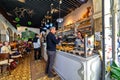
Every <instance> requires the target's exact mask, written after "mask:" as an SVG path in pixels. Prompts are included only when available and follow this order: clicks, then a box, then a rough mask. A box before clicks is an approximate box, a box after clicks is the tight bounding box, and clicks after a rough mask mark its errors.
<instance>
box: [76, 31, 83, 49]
mask: <svg viewBox="0 0 120 80" xmlns="http://www.w3.org/2000/svg"><path fill="white" fill-rule="evenodd" d="M75 47H76V48H78V47H84V39H83V36H82V34H81V32H80V31H78V32H77V37H76V39H75Z"/></svg>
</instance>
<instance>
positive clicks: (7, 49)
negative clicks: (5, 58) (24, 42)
mask: <svg viewBox="0 0 120 80" xmlns="http://www.w3.org/2000/svg"><path fill="white" fill-rule="evenodd" d="M1 53H11V47H10V46H2V47H1Z"/></svg>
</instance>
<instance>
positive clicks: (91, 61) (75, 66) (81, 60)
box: [43, 43, 101, 80]
mask: <svg viewBox="0 0 120 80" xmlns="http://www.w3.org/2000/svg"><path fill="white" fill-rule="evenodd" d="M43 45H44V51H43V52H44V54H43V57H44V60H45V61H47V54H46V44H45V43H44V44H43ZM54 69H55V71H56V72H57V74H58V75H59V76H60V77H61V79H62V80H100V75H101V61H100V58H99V55H97V54H94V55H92V56H90V57H87V58H85V57H82V56H80V55H75V54H71V53H68V52H63V51H57V53H56V58H55V64H54Z"/></svg>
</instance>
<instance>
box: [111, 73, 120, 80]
mask: <svg viewBox="0 0 120 80" xmlns="http://www.w3.org/2000/svg"><path fill="white" fill-rule="evenodd" d="M111 78H114V79H117V80H120V78H119V77H118V76H116V75H115V74H112V75H111Z"/></svg>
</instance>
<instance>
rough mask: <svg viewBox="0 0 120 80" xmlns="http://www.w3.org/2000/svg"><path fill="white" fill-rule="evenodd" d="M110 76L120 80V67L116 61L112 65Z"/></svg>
mask: <svg viewBox="0 0 120 80" xmlns="http://www.w3.org/2000/svg"><path fill="white" fill-rule="evenodd" d="M110 78H111V79H114V80H120V67H118V66H117V64H116V63H115V62H114V61H113V63H112V65H111V67H110Z"/></svg>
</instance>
